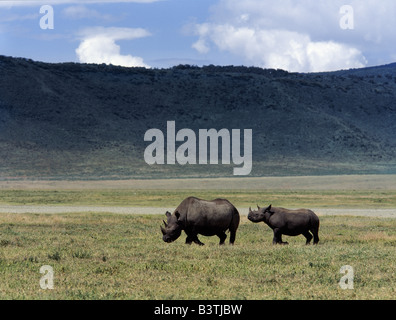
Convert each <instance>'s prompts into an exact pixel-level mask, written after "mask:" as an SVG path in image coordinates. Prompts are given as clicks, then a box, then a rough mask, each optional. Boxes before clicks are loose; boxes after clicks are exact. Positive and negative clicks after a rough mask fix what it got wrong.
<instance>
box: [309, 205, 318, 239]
mask: <svg viewBox="0 0 396 320" xmlns="http://www.w3.org/2000/svg"><path fill="white" fill-rule="evenodd" d="M319 225H320V222H319V217H318V216H317V215H316V214H315V213H314V212H312V214H311V228H310V231H311V232H312V234H313V238H314V239H313V243H314V244H317V243H318V242H319Z"/></svg>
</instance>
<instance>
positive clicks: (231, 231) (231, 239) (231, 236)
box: [230, 230, 236, 244]
mask: <svg viewBox="0 0 396 320" xmlns="http://www.w3.org/2000/svg"><path fill="white" fill-rule="evenodd" d="M235 237H236V231H233V230H230V244H234V242H235Z"/></svg>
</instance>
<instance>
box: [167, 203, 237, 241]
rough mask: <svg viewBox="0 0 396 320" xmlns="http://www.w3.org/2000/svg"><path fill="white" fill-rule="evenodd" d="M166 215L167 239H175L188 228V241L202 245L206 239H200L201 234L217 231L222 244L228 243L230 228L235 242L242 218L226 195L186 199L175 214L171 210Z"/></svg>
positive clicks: (231, 238)
mask: <svg viewBox="0 0 396 320" xmlns="http://www.w3.org/2000/svg"><path fill="white" fill-rule="evenodd" d="M165 215H166V217H167V222H165V221H163V222H164V224H165V228H164V227H162V226H161V231H162V235H163V237H162V239H163V240H164V241H165V242H172V241H175V240H176V239H177V238H179V237H180V234H181V232H182V230H184V232H185V233H186V234H187V238H186V243H187V244H191V243H192V242H194V243H196V244H199V245H203V243H202V242H201V241H199V239H198V234H202V235H204V236H214V235H217V236H218V237H219V238H220V244H224V241H225V239H226V238H227V235H226V234H225V231H226V230H229V231H230V244H234V241H235V236H236V230H237V229H238V225H239V219H240V217H239V212H238V210H237V209H236V208H235V207H234V206H233V205H232V204H231V202H229V201H228V200H226V199H215V200H212V201H207V200H202V199H198V198H195V197H188V198H186V199H184V200H183V201H182V202H181V203H180V204H179V206H178V207H177V208H176V209H175V211H174V212H173V214H171V213H170V212H168V211H167V212H166V213H165Z"/></svg>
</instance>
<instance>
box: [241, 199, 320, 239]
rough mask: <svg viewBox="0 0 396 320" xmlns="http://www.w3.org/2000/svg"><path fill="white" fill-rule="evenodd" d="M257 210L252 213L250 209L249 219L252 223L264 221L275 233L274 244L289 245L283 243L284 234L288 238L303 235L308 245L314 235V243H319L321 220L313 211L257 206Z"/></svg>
mask: <svg viewBox="0 0 396 320" xmlns="http://www.w3.org/2000/svg"><path fill="white" fill-rule="evenodd" d="M257 209H258V210H257V211H252V209H251V208H249V214H248V219H249V220H250V221H252V222H260V221H264V222H265V223H266V224H267V225H268V226H269V227H270V228H271V229H272V230H273V231H274V238H273V240H272V243H273V244H277V243H281V244H287V242H283V241H282V234H285V235H288V236H297V235H299V234H303V235H304V236H305V238H306V239H307V241H306V244H309V243H310V242H311V239H312V235H313V238H314V241H313V243H314V244H317V243H318V242H319V236H318V232H319V218H318V216H317V215H316V214H315V213H314V212H313V211H311V210H308V209H298V210H289V209H285V208H277V207H272V205H269V206H268V207H267V208H260V207H259V206H257ZM310 231H311V232H312V234H311V233H310Z"/></svg>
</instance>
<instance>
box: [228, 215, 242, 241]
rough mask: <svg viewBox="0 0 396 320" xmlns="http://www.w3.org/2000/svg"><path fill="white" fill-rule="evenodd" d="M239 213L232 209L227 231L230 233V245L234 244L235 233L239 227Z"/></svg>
mask: <svg viewBox="0 0 396 320" xmlns="http://www.w3.org/2000/svg"><path fill="white" fill-rule="evenodd" d="M239 220H240V217H239V212H238V210H237V209H236V208H234V212H233V214H232V218H231V222H230V227H229V228H228V230H229V231H230V244H234V242H235V237H236V231H237V229H238V226H239Z"/></svg>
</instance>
